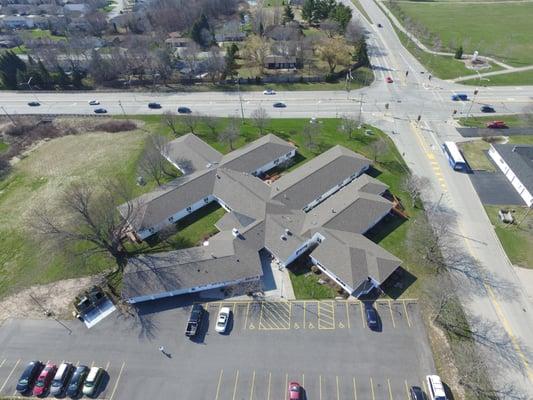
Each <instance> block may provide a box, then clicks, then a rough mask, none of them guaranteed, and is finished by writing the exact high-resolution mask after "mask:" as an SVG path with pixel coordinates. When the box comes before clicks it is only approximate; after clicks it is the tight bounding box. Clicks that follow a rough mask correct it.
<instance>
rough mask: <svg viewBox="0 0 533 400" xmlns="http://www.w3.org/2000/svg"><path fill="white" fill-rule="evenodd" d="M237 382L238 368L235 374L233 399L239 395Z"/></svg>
mask: <svg viewBox="0 0 533 400" xmlns="http://www.w3.org/2000/svg"><path fill="white" fill-rule="evenodd" d="M237 382H239V370H237V373H236V374H235V384H234V385H233V397H232V398H233V400H235V396H236V395H237Z"/></svg>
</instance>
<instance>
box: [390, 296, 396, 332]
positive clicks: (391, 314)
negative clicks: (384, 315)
mask: <svg viewBox="0 0 533 400" xmlns="http://www.w3.org/2000/svg"><path fill="white" fill-rule="evenodd" d="M389 310H390V317H391V319H392V327H393V328H396V323H395V322H394V314H393V313H392V305H391V301H390V300H389Z"/></svg>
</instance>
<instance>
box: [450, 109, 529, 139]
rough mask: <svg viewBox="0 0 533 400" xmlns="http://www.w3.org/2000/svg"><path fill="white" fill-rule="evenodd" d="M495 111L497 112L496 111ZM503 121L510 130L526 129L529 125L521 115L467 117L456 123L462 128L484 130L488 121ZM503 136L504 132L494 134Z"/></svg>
mask: <svg viewBox="0 0 533 400" xmlns="http://www.w3.org/2000/svg"><path fill="white" fill-rule="evenodd" d="M496 111H497V110H496ZM495 120H499V121H504V122H505V123H506V124H507V126H508V127H510V128H523V127H528V125H529V126H530V125H531V124H530V123H528V122H527V121H526V119H524V118H523V116H522V115H519V114H513V115H491V116H487V117H467V118H459V119H458V121H459V123H460V124H461V125H462V126H466V127H472V128H485V126H486V125H487V122H490V121H495ZM500 134H503V135H505V131H498V132H496V133H495V136H497V135H500Z"/></svg>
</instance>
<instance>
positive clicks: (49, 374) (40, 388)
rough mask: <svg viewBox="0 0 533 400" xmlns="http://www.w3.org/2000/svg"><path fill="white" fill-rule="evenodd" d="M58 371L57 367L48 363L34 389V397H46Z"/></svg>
mask: <svg viewBox="0 0 533 400" xmlns="http://www.w3.org/2000/svg"><path fill="white" fill-rule="evenodd" d="M56 371H57V366H56V365H55V364H54V363H52V362H50V361H48V362H47V363H46V366H45V367H44V369H43V370H42V371H41V373H40V374H39V377H38V378H37V381H36V382H35V386H34V387H33V395H34V396H44V395H45V394H46V392H48V388H49V387H50V383H51V382H52V379H54V375H55V374H56Z"/></svg>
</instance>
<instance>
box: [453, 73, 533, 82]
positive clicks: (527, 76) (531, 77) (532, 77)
mask: <svg viewBox="0 0 533 400" xmlns="http://www.w3.org/2000/svg"><path fill="white" fill-rule="evenodd" d="M484 79H489V80H488V81H486V80H483V81H482V85H483V86H513V85H517V86H520V85H531V84H532V83H533V70H529V71H523V72H512V73H510V74H502V75H494V76H488V77H487V78H484ZM460 83H461V85H473V86H480V82H479V79H468V80H466V81H461V82H460Z"/></svg>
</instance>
